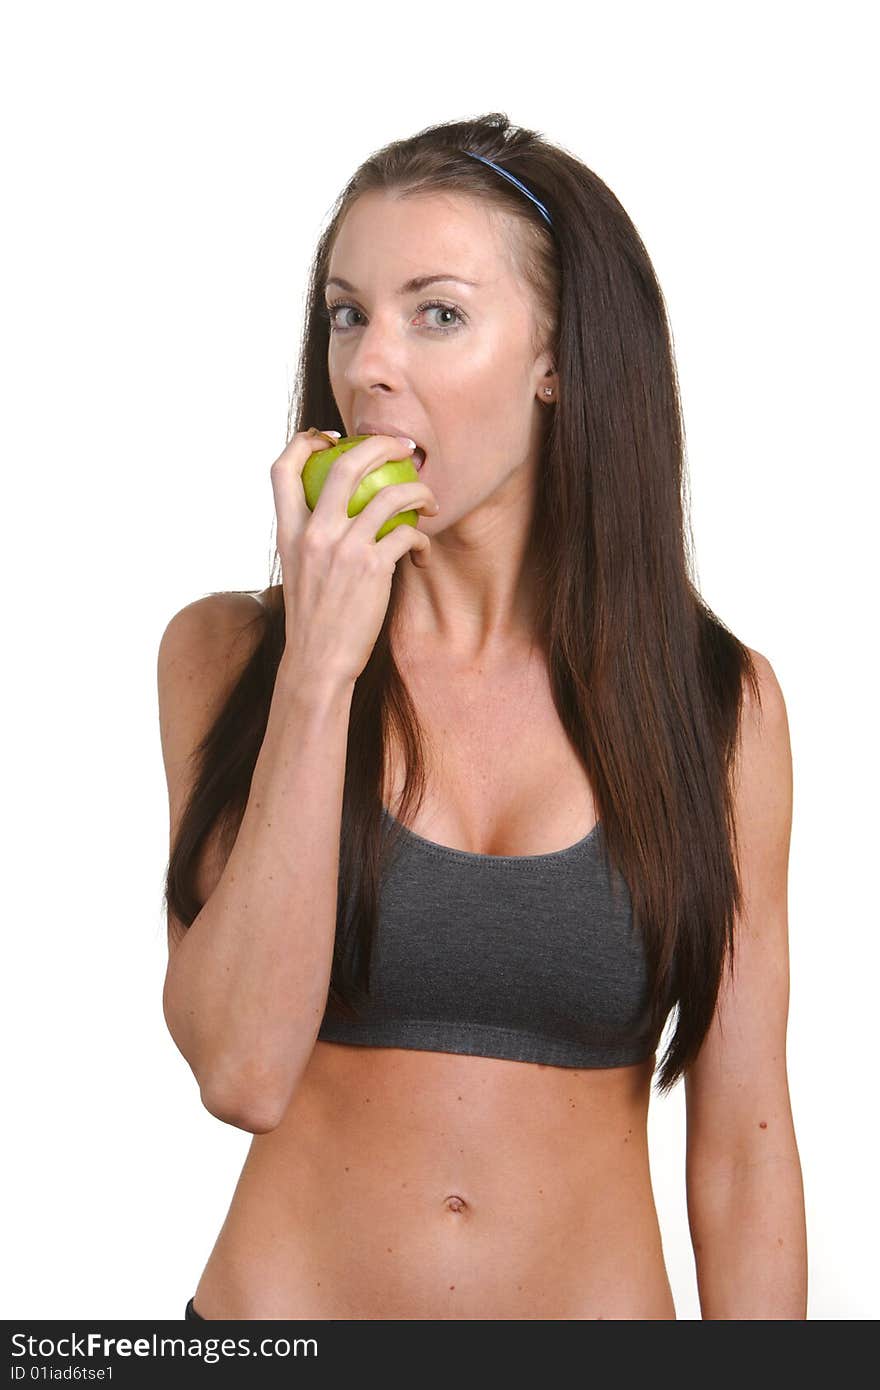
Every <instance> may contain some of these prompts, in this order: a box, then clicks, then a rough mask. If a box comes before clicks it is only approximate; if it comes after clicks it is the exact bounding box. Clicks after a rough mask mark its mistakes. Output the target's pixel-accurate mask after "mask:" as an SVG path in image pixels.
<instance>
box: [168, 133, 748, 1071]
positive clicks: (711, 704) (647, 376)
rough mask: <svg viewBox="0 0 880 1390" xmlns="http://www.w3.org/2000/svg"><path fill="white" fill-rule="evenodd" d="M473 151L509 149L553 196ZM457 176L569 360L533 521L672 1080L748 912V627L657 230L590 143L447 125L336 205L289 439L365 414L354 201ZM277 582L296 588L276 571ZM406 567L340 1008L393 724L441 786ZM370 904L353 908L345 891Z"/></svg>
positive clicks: (211, 763) (201, 807)
mask: <svg viewBox="0 0 880 1390" xmlns="http://www.w3.org/2000/svg"><path fill="white" fill-rule="evenodd" d="M464 150H472V151H474V152H475V153H477V154H482V155H484V156H486V157H487V158H488V159H491V160H494V161H496V162H497V163H500V164H501V165H503V166H504V167H505V168H506V169H509V170H510V171H511V172H512V173H514V174H515V175H516V177H517V178H518V179H520V180H522V181H523V182H524V183H525V184H526V185H527V187H529V188H530V189H531V190H532V191H533V192H534V193H535V194H536V195H537V197H538V198H540V199H541V201H542V202H543V203H544V204H545V206H546V207H547V208H548V210H549V212H550V215H551V217H552V222H553V226H552V229H551V228H550V227H548V225H547V224H546V223H545V221H544V220H543V219H542V217H541V215H540V213H539V212H538V210H537V209H536V208H535V207H534V205H533V204H532V203H531V202H530V201H529V200H528V199H527V198H526V197H525V196H524V195H523V194H522V193H521V192H520V191H519V190H517V189H516V188H515V187H514V186H512V185H511V184H510V183H509V182H508V180H506V179H504V178H502V177H501V176H500V175H499V174H497V173H496V172H495V171H494V170H492V169H490V168H488V167H487V166H486V165H485V164H483V163H482V162H480V161H479V160H474V159H471V158H469V157H468V156H467V155H466V154H464V153H462V151H464ZM373 189H380V190H387V191H388V192H391V193H393V194H394V195H395V196H397V197H412V196H416V195H418V194H419V193H424V192H435V191H438V190H442V191H451V192H459V193H462V194H466V195H468V196H470V197H478V198H480V199H481V200H482V201H483V202H484V203H485V202H486V200H488V201H489V202H490V203H491V204H492V205H493V206H494V207H496V208H498V209H501V210H503V211H504V212H505V213H507V214H508V215H509V216H510V218H512V219H514V221H513V222H512V224H511V226H512V233H511V235H512V237H513V248H512V249H513V251H514V253H515V254H516V256H517V264H518V265H519V267H520V270H521V273H522V275H523V276H524V277H525V279H526V281H527V283H528V284H529V285H530V287H531V289H532V292H533V295H534V302H535V304H536V306H537V312H536V315H535V347H536V351H538V350H539V349H540V346H542V345H546V346H547V347H548V349H549V351H550V352H551V354H552V356H553V361H554V364H555V367H556V370H557V376H558V381H559V391H558V400H557V403H556V404H555V406H554V407H553V409H552V411H545V412H543V413H544V414H545V415H546V416H547V417H548V425H547V431H546V439H545V444H544V449H543V453H542V470H541V477H542V487H541V488H540V490H538V491H537V493H536V496H535V505H534V511H533V516H532V522H531V535H530V540H529V547H530V553H531V554H532V555H534V556H535V557H536V559H537V562H538V563H537V583H538V586H539V588H538V613H539V616H538V622H537V630H536V633H535V637H536V640H537V641H538V642H540V643H541V644H542V650H543V651H544V653H545V655H546V659H547V665H548V670H549V673H550V678H551V686H552V690H553V697H554V701H555V704H556V708H557V711H558V713H559V717H560V719H561V721H562V724H563V726H564V728H565V730H566V732H567V734H568V736H569V738H570V739H571V741H572V744H573V746H574V747H575V748H576V749H577V751H578V753H579V755H580V757H581V759H582V761H583V765H584V768H585V770H586V773H587V775H588V777H589V779H590V784H591V788H592V792H593V797H594V801H595V804H596V808H597V812H598V817H599V820H600V821H601V825H602V831H603V835H602V837H600V839H601V844H602V853H603V855H605V856H606V863H607V862H608V861H609V860H610V862H611V863H612V864H613V865H614V867H615V868H616V869H618V870H619V871H620V873H621V874H622V875H623V878H624V879H625V881H626V883H627V885H628V887H629V889H630V893H631V899H632V910H633V924H634V926H635V927H636V928H637V929H638V930H641V931H642V933H643V937H644V942H645V949H646V952H647V959H648V967H649V972H650V979H651V981H652V984H651V1008H652V1018H653V1024H654V1036H655V1037H656V1039H657V1040H658V1041H659V1038H660V1035H661V1033H662V1031H663V1028H664V1025H665V1022H666V1020H667V1018H668V1017H669V1015H670V1012H671V1010H673V1009H675V1010H676V1019H675V1028H674V1031H673V1032H672V1033H671V1036H670V1039H669V1042H668V1045H667V1048H666V1050H665V1052H664V1055H663V1058H662V1061H661V1062H660V1064H659V1066H658V1068H657V1071H656V1073H655V1085H656V1089H657V1091H658V1092H660V1093H666V1092H667V1091H669V1090H670V1089H671V1088H672V1086H673V1085H674V1084H675V1082H676V1081H677V1080H678V1079H679V1078H680V1077H681V1076H682V1075H683V1073H684V1071H685V1069H686V1068H687V1066H688V1065H689V1064H690V1063H691V1062H692V1061H693V1060H694V1058H695V1057H696V1054H697V1052H698V1050H699V1047H700V1044H701V1043H702V1041H703V1038H704V1037H705V1034H706V1032H707V1029H708V1027H709V1025H710V1023H711V1020H712V1016H713V1013H714V1010H715V1005H716V1002H717V997H718V991H719V986H720V983H721V977H722V972H723V970H724V968H725V964H728V965H729V966H731V967H732V962H733V949H734V922H735V920H736V917H737V915H738V913H739V912H740V910H741V905H742V899H741V884H740V875H739V870H738V860H739V855H738V848H737V842H736V830H735V822H734V816H733V785H734V771H735V766H736V759H737V751H738V734H739V726H740V719H741V711H742V706H743V694H744V682H745V680H748V681H749V683H750V685H751V688H752V691H753V693H754V696H755V699H756V700H757V701H758V703H760V691H759V685H758V678H757V672H756V669H755V664H754V662H753V660H752V657H751V654H750V652H749V649H748V648H747V647H746V646H744V644H743V643H742V642H740V641H739V640H738V639H737V638H736V637H735V636H734V635H733V634H732V633H731V632H730V630H729V629H728V628H727V627H726V626H725V625H724V624H723V623H722V622H721V620H720V619H719V618H717V617H716V616H715V614H714V613H713V612H712V611H711V610H710V609H709V608H708V606H707V605H706V603H705V602H704V601H703V599H702V598H701V596H700V594H699V593H698V591H697V587H696V584H695V582H694V579H693V577H692V576H693V574H694V563H693V543H692V538H691V536H690V529H689V528H690V521H689V515H688V503H687V498H686V455H685V443H684V423H683V420H682V415H681V404H680V396H679V388H678V378H677V373H676V368H675V361H674V354H673V348H672V336H671V332H670V328H669V324H668V322H667V316H666V309H665V301H664V299H663V295H662V292H661V290H660V286H659V284H658V282H657V278H656V276H655V273H654V269H653V267H652V265H651V261H650V259H649V257H648V253H647V251H646V250H645V247H644V245H643V244H642V241H641V239H640V237H639V235H638V233H637V231H636V229H635V227H634V226H633V223H632V222H631V220H630V218H629V217H628V216H627V214H626V212H625V211H624V209H623V207H622V206H621V204H620V203H619V202H618V200H617V198H616V197H615V196H614V194H613V193H612V192H611V190H610V189H609V188H608V187H607V186H606V185H605V184H604V183H603V182H602V180H601V179H600V178H598V177H597V175H596V174H594V173H593V172H592V171H591V170H590V169H588V168H587V167H586V166H585V165H584V164H583V163H581V162H580V161H579V160H578V159H576V158H575V157H574V156H573V155H571V154H569V153H568V152H567V151H566V150H564V149H562V148H559V147H558V146H555V145H553V144H551V143H549V142H547V141H546V140H544V139H543V138H542V137H541V135H540V134H539V133H537V132H535V131H532V130H526V129H523V128H521V127H518V126H515V125H513V124H511V122H510V121H509V120H508V119H507V117H506V116H505V115H504V114H503V113H499V112H493V113H491V114H489V115H486V116H483V117H480V118H479V119H477V120H471V121H455V122H448V123H445V124H441V125H435V126H431V127H428V128H427V129H424V130H422V131H420V132H419V133H418V134H416V135H413V136H411V137H409V138H407V139H403V140H398V141H395V142H394V143H393V144H390V145H387V146H386V147H384V148H383V149H381V150H379V151H378V152H377V153H375V154H374V155H372V156H371V157H370V158H368V159H367V160H366V161H365V162H364V163H363V164H362V165H361V167H360V168H359V169H358V170H357V172H356V173H355V174H354V176H353V177H352V178H351V179H350V180H349V182H348V184H347V185H346V187H345V188H344V189H343V190H342V192H341V193H340V195H339V198H338V199H337V202H336V205H335V207H334V209H333V210H332V215H331V219H330V222H329V224H328V226H327V229H326V231H325V232H324V233H323V234H322V236H321V238H320V240H319V244H318V247H317V251H316V254H315V258H314V262H313V265H312V270H311V277H310V282H309V292H308V307H307V312H306V318H305V325H304V332H303V338H302V344H301V349H300V357H299V362H298V367H297V376H296V382H295V386H294V392H293V395H292V398H291V401H290V409H289V413H288V439H289V438H291V437H292V435H293V433H294V432H295V431H298V430H303V429H307V428H308V427H309V426H310V425H312V424H315V425H317V426H318V427H319V428H322V429H329V428H336V429H339V430H340V431H341V432H343V433H344V432H345V424H344V422H343V421H342V420H341V418H340V416H339V413H338V410H337V407H336V402H335V399H334V397H333V394H332V391H331V387H330V380H329V376H328V371H327V349H328V338H329V324H328V321H327V316H326V313H325V311H324V305H323V298H322V289H323V282H324V279H325V278H326V275H327V268H328V264H329V260H330V254H331V251H332V248H333V244H334V240H335V237H336V234H337V231H338V228H339V226H340V223H341V220H342V218H343V217H344V216H345V214H346V212H347V211H348V209H349V208H350V207H351V205H352V203H353V201H354V200H355V199H356V198H358V197H359V196H360V195H361V194H363V193H365V192H367V191H369V190H373ZM280 580H281V562H280V557H279V555H278V552H277V550H276V551H275V556H274V560H273V564H272V574H271V584H270V591H269V592H270V596H271V602H270V603H268V604H267V605H266V607H265V609H264V611H263V612H262V613H261V614H260V616H259V617H258V619H257V620H256V621H258V622H259V623H260V624H261V633H260V637H259V642H258V644H257V645H256V647H255V648H254V652H253V655H252V657H251V659H250V660H249V661H248V663H247V665H246V666H245V668H244V670H243V672H242V674H241V676H240V678H239V679H238V681H237V683H236V684H235V687H234V689H232V691H231V692H230V694H229V696H228V698H227V699H226V701H225V703H224V706H223V708H222V710H221V711H220V713H219V715H218V716H217V719H216V721H215V723H214V725H213V727H212V728H211V730H210V731H209V733H208V734H207V736H206V738H205V739H204V740H203V742H202V744H201V745H200V747H199V748H198V749H197V750H196V755H195V757H196V763H197V769H198V771H197V775H196V777H195V779H194V784H193V789H192V792H191V795H190V798H189V803H188V806H187V808H186V810H185V813H184V815H183V818H182V821H181V823H180V825H179V828H178V832H177V835H176V838H175V843H174V845H173V846H172V850H171V855H170V858H169V861H168V872H167V877H166V884H165V896H166V901H167V903H168V905H169V906H170V908H171V909H172V910H173V911H174V913H175V915H176V916H178V917H179V918H180V920H181V921H182V922H183V923H184V924H185V925H186V926H189V925H190V924H191V923H192V921H193V920H194V918H195V916H196V914H197V913H198V911H199V910H200V908H201V906H202V905H203V904H202V903H200V902H199V899H198V895H197V893H196V889H195V875H196V861H197V857H198V855H199V852H200V850H201V848H202V847H203V845H204V843H205V840H206V838H207V836H208V835H209V833H210V832H211V830H212V828H213V827H214V826H215V824H216V825H217V826H218V828H220V829H222V832H223V840H222V842H223V843H224V844H225V849H226V854H227V855H228V853H229V852H230V850H231V848H232V844H233V843H234V840H235V835H236V834H237V831H238V828H239V826H240V824H241V820H242V817H243V815H244V810H245V807H246V804H247V798H248V794H249V789H250V783H251V778H252V775H253V770H254V766H255V763H256V760H257V756H258V754H259V750H260V746H261V744H262V740H263V737H264V734H265V730H266V725H267V721H268V716H269V707H270V703H271V698H272V693H273V687H274V681H275V675H276V672H277V669H278V662H279V660H280V657H281V654H282V652H283V649H284V644H285V632H284V617H285V615H284V605H283V602H282V601H281V589H280V587H279V586H280ZM272 584H274V585H275V586H276V587H272ZM398 593H399V589H398V587H397V585H396V584H395V583H392V593H391V599H390V601H389V605H388V611H387V613H386V616H385V621H384V623H383V626H382V629H381V631H380V634H379V637H378V639H377V641H376V644H375V646H374V649H373V652H372V654H371V656H370V659H369V661H368V662H367V665H366V666H365V668H364V670H363V671H362V673H361V675H360V677H359V678H358V680H357V682H356V684H355V689H354V693H353V697H352V703H351V710H350V720H349V733H348V745H347V758H346V766H345V782H344V798H343V813H342V826H341V840H340V857H339V881H338V899H337V904H338V905H337V922H336V942H335V948H334V955H333V965H332V971H331V977H330V990H329V997H328V1008H329V1009H330V1010H331V1011H333V1010H341V1011H342V1013H343V1015H345V1016H347V1017H352V1016H356V1014H357V1004H358V1001H359V1000H362V999H363V998H364V997H365V991H366V990H367V989H368V981H369V966H370V959H371V955H372V951H373V945H374V939H375V933H376V930H377V924H378V892H379V888H380V884H381V876H382V873H383V871H384V868H385V866H386V863H387V856H390V855H391V854H392V853H393V848H394V844H395V843H396V841H397V839H398V837H399V833H400V831H399V827H398V826H397V825H395V824H394V823H393V822H389V823H384V822H383V818H382V808H383V805H386V804H387V802H386V791H387V789H386V788H385V787H384V785H383V781H384V767H385V758H384V752H383V750H384V749H385V747H386V740H387V738H388V735H389V732H390V731H392V730H393V732H394V734H395V736H396V738H397V739H398V740H399V746H400V747H401V749H402V751H403V755H404V766H405V773H406V782H405V786H404V790H403V795H402V799H401V802H400V806H399V808H398V816H397V818H396V819H397V820H398V821H402V822H404V823H405V822H407V821H409V820H410V819H411V816H412V814H413V811H414V809H416V808H417V807H418V805H419V804H420V803H421V799H422V796H423V793H424V789H425V756H424V748H423V743H422V735H421V732H420V729H419V724H418V720H417V718H416V712H415V707H414V705H413V703H412V701H411V699H410V696H409V693H408V691H407V689H406V686H405V684H404V681H403V679H402V677H401V674H400V671H399V669H398V667H397V665H396V663H395V660H394V656H393V652H392V645H391V641H390V637H391V633H392V630H393V624H394V615H395V611H396V608H397V596H398ZM347 909H350V910H347Z"/></svg>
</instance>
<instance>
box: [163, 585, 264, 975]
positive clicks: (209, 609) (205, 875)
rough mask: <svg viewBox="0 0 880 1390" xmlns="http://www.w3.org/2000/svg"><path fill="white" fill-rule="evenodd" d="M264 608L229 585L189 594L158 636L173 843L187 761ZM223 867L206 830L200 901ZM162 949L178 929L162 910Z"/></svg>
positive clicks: (247, 652) (187, 780)
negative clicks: (226, 589)
mask: <svg viewBox="0 0 880 1390" xmlns="http://www.w3.org/2000/svg"><path fill="white" fill-rule="evenodd" d="M264 616H265V614H264V609H263V606H262V603H261V600H260V599H259V598H258V596H256V595H255V594H252V593H246V592H242V591H233V592H226V593H214V594H207V595H205V596H204V597H203V598H198V599H194V600H193V601H192V602H191V603H187V604H185V605H184V607H183V608H181V609H179V611H178V612H176V613H175V614H174V616H173V617H172V618H171V619H170V621H169V622H168V624H167V625H166V627H165V630H164V632H163V634H162V639H161V641H160V643H159V653H158V662H157V684H158V699H159V733H160V739H161V745H162V757H163V761H164V765H165V773H166V777H167V781H168V804H169V832H170V834H169V840H170V845H172V846H173V844H174V842H175V838H176V835H177V829H178V826H179V824H180V821H181V817H182V815H183V814H184V811H185V808H186V805H187V799H188V796H189V793H190V789H191V787H192V785H193V775H194V768H193V760H194V758H195V756H196V753H197V750H198V748H199V746H200V744H201V742H202V740H203V739H204V737H205V735H206V734H207V732H208V730H209V729H210V728H211V726H212V724H213V721H214V720H215V718H216V717H217V715H218V713H219V712H220V709H221V708H222V705H223V701H224V700H225V699H226V698H227V697H228V695H229V693H230V691H231V690H232V689H233V687H234V686H235V683H236V681H237V680H238V678H239V676H240V675H241V673H242V671H243V670H244V668H245V666H246V664H247V662H248V661H249V660H250V658H251V656H252V655H253V652H254V650H255V649H256V646H257V644H258V642H259V640H260V637H261V634H262V632H263V630H264ZM222 869H223V858H222V856H221V854H220V846H219V840H218V837H217V834H216V832H213V833H212V835H211V836H210V837H209V839H208V841H207V843H206V845H205V846H204V848H203V850H202V853H201V856H200V860H199V864H198V869H197V886H198V891H199V894H200V896H201V898H202V900H203V901H207V899H208V897H209V896H210V894H211V893H212V892H213V889H214V887H215V886H216V883H217V881H218V880H219V877H220V874H221V872H222ZM168 928H169V949H170V948H171V947H172V946H173V945H174V944H175V942H176V941H178V940H179V939H180V937H181V936H182V934H183V930H182V927H181V924H180V923H178V922H177V920H176V919H175V918H173V917H172V915H171V914H170V913H169V918H168Z"/></svg>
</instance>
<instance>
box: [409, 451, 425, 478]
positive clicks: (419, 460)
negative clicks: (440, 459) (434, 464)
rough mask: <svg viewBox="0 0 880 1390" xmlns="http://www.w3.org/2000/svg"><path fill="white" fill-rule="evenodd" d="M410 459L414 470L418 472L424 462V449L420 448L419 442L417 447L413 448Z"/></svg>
mask: <svg viewBox="0 0 880 1390" xmlns="http://www.w3.org/2000/svg"><path fill="white" fill-rule="evenodd" d="M412 461H413V467H414V468H415V470H416V472H419V470H420V469H421V467H422V465H423V464H424V462H425V451H424V449H423V448H422V446H421V444H419V445H418V447H417V448H415V449H413V452H412Z"/></svg>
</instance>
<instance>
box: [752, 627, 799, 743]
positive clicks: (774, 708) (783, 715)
mask: <svg viewBox="0 0 880 1390" xmlns="http://www.w3.org/2000/svg"><path fill="white" fill-rule="evenodd" d="M746 650H747V651H748V653H749V656H750V657H751V659H752V662H753V664H754V668H755V677H756V685H757V690H755V689H753V687H752V683H751V681H748V680H747V681H746V682H745V684H744V690H743V709H742V729H741V735H742V740H743V742H745V741H746V740H748V739H752V740H754V739H760V738H761V737H762V736H763V737H767V736H768V735H769V737H770V738H771V740H772V738H773V737H774V734H775V736H776V737H777V738H778V737H779V736H780V730H782V729H785V730H786V732H787V727H788V721H787V712H786V707H785V697H784V696H783V693H782V686H781V685H780V683H779V679H778V677H777V675H776V672H775V671H774V669H773V667H772V665H771V664H770V661H769V660H768V659H767V657H766V656H764V655H763V653H762V652H759V651H756V650H755V649H754V648H753V647H747V648H746Z"/></svg>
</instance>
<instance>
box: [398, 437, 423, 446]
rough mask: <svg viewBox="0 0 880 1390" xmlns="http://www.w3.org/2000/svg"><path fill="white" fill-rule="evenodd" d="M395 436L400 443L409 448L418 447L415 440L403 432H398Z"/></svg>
mask: <svg viewBox="0 0 880 1390" xmlns="http://www.w3.org/2000/svg"><path fill="white" fill-rule="evenodd" d="M397 438H398V439H399V440H400V442H401V444H406V445H407V447H408V448H410V449H415V448H417V447H418V445H417V444H416V441H415V440H414V439H408V438H407V437H406V435H405V434H399V435H398V436H397Z"/></svg>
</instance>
